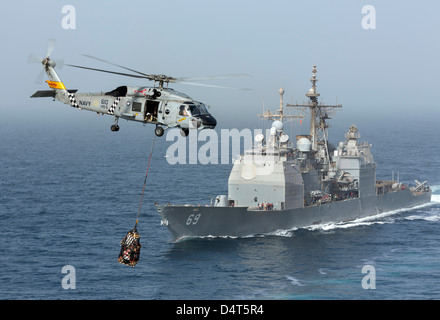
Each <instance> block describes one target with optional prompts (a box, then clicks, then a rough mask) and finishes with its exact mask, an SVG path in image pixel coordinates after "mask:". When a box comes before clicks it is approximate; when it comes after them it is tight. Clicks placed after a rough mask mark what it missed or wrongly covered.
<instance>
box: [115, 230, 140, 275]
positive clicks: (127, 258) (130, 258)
mask: <svg viewBox="0 0 440 320" xmlns="http://www.w3.org/2000/svg"><path fill="white" fill-rule="evenodd" d="M140 238H141V236H140V235H139V233H138V232H137V229H136V227H135V228H134V229H133V230H130V231H128V233H127V235H126V236H125V238H124V239H122V241H121V252H120V253H119V257H118V262H119V263H123V264H126V265H128V266H131V267H134V266H135V265H136V264H137V263H138V261H139V256H140V253H141V243H140Z"/></svg>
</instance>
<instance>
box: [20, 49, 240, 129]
mask: <svg viewBox="0 0 440 320" xmlns="http://www.w3.org/2000/svg"><path fill="white" fill-rule="evenodd" d="M54 45H55V40H49V44H48V47H47V53H46V57H45V58H44V59H39V58H37V57H36V56H33V55H31V56H30V57H29V61H28V62H39V63H41V64H42V65H43V67H44V69H43V71H45V72H46V74H47V76H48V78H49V80H48V81H46V82H47V84H48V85H49V87H50V88H51V90H41V91H37V92H35V93H34V94H33V95H32V96H31V98H47V97H51V98H54V101H55V100H58V101H60V102H62V103H64V104H67V105H70V106H72V107H75V108H78V109H84V110H89V111H94V112H96V113H97V114H98V115H99V114H102V115H104V114H108V115H111V116H114V117H115V122H114V124H113V125H112V126H111V127H110V129H111V130H112V131H118V130H119V125H118V120H119V118H122V119H126V120H131V121H138V122H142V123H151V124H154V125H156V129H155V134H156V135H157V136H159V137H160V136H162V135H163V134H164V131H165V130H166V129H168V128H174V127H177V128H180V129H181V134H182V135H183V136H187V135H188V133H189V129H190V128H197V129H199V130H201V129H213V128H215V126H216V125H217V121H216V120H215V118H214V117H213V116H212V115H211V114H210V113H209V112H208V110H207V107H206V105H205V104H203V103H201V102H198V101H195V100H193V99H192V98H190V97H189V96H187V95H186V94H184V93H181V92H178V91H175V90H173V89H171V88H168V84H169V83H175V82H179V83H182V84H189V85H197V86H205V87H215V88H227V89H239V88H231V87H224V86H217V85H209V84H201V83H195V82H191V81H193V80H196V79H197V80H210V79H218V78H230V77H242V76H247V75H243V74H237V75H228V76H218V77H199V78H174V77H169V76H166V75H156V74H145V73H142V72H139V71H136V70H133V69H130V68H127V67H124V66H121V65H118V64H114V63H112V62H109V61H107V60H103V59H100V58H96V57H93V56H90V55H84V56H86V57H88V58H92V59H95V60H98V61H101V62H105V63H108V64H111V65H113V66H117V67H119V68H122V69H125V70H128V71H130V72H133V73H135V74H131V73H121V72H115V71H109V70H103V69H96V68H89V67H83V66H78V65H68V66H71V67H75V68H81V69H86V70H92V71H99V72H105V73H110V74H116V75H122V76H127V77H132V78H139V79H148V80H151V81H154V86H153V87H146V86H141V87H130V86H120V87H117V88H116V89H114V90H112V91H109V92H98V93H77V91H78V90H69V89H66V87H65V86H64V84H63V82H62V81H61V79H60V77H59V76H58V74H57V72H56V71H55V66H56V65H57V63H55V61H54V60H52V59H50V57H49V56H50V55H51V54H52V51H53V49H54ZM59 64H61V63H59ZM43 71H42V72H43ZM41 76H43V74H41ZM156 83H158V86H156ZM164 84H167V87H164ZM239 90H247V89H239Z"/></svg>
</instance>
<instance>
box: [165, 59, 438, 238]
mask: <svg viewBox="0 0 440 320" xmlns="http://www.w3.org/2000/svg"><path fill="white" fill-rule="evenodd" d="M310 81H311V83H312V88H311V89H310V90H309V91H308V92H307V93H306V96H307V97H308V101H307V102H306V103H304V104H286V107H292V108H297V109H300V110H303V111H307V113H308V114H309V115H310V132H308V134H304V135H296V137H295V139H294V140H295V141H294V142H295V143H293V142H292V141H291V139H290V137H289V136H288V135H287V134H286V132H285V131H284V122H285V121H286V120H287V119H289V118H292V117H301V116H297V115H290V114H287V113H285V110H284V103H283V94H284V90H283V89H282V88H281V89H280V90H279V93H280V96H281V98H280V108H279V110H277V111H274V112H270V111H267V112H263V114H261V115H259V116H260V117H262V118H265V119H267V120H271V121H273V123H272V127H271V128H270V131H269V134H267V135H266V137H265V136H264V135H263V134H257V135H256V136H255V141H254V144H253V146H252V147H251V148H250V149H249V150H245V152H244V154H242V155H240V156H239V157H238V158H237V159H236V160H235V161H234V164H233V167H232V170H231V173H230V176H229V180H228V194H227V195H219V196H216V197H214V198H213V201H212V200H211V204H210V205H207V206H200V205H188V204H182V205H177V204H176V205H174V204H170V203H168V204H166V205H161V204H157V203H156V209H157V211H158V212H159V214H160V215H161V219H162V220H161V224H162V225H164V226H167V227H168V229H169V230H170V232H171V234H172V235H173V237H174V239H175V241H179V240H181V239H183V238H191V237H247V236H255V235H261V234H271V233H274V232H278V231H284V230H294V229H296V228H306V227H310V226H316V225H325V224H329V223H346V222H350V221H353V220H356V219H360V218H366V217H374V216H376V215H378V214H381V213H384V212H389V211H393V210H397V209H402V208H412V207H415V206H418V205H422V204H425V203H428V202H430V201H431V194H432V192H431V189H430V188H429V186H428V185H427V181H424V182H423V183H420V182H419V181H418V180H415V182H416V185H415V186H410V185H409V184H405V183H402V182H400V181H399V180H398V179H396V180H395V179H394V174H393V178H392V180H376V162H375V161H374V158H373V155H372V153H371V150H370V148H371V145H370V144H368V143H365V142H360V133H359V131H358V129H357V127H356V126H355V125H351V126H350V127H349V129H348V132H347V133H346V134H345V140H344V141H342V142H339V144H338V145H337V146H334V145H332V144H331V143H329V141H328V128H329V125H328V123H327V121H326V120H328V119H330V117H329V114H331V112H332V111H335V110H336V109H338V108H341V107H342V105H338V104H337V105H325V104H323V103H322V102H319V101H318V97H319V96H320V94H319V93H318V92H317V87H316V83H317V81H318V79H317V69H316V66H313V71H312V77H311V79H310ZM302 117H303V116H302ZM300 121H302V119H301V120H300Z"/></svg>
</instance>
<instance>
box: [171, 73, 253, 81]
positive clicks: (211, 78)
mask: <svg viewBox="0 0 440 320" xmlns="http://www.w3.org/2000/svg"><path fill="white" fill-rule="evenodd" d="M245 77H249V78H250V77H252V76H251V75H249V74H244V73H238V74H227V75H223V76H206V77H182V78H176V82H177V81H178V82H180V81H205V80H215V79H231V78H245Z"/></svg>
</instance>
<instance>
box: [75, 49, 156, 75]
mask: <svg viewBox="0 0 440 320" xmlns="http://www.w3.org/2000/svg"><path fill="white" fill-rule="evenodd" d="M82 56H84V57H87V58H90V59H95V60H98V61H101V62H105V63H108V64H111V65H112V66H115V67H119V68H122V69H125V70H128V71H131V72H134V73H137V74H140V75H143V76H145V77H147V79H149V78H151V79H150V80H153V78H154V75H151V74H145V73H143V72H140V71H137V70H134V69H130V68H127V67H124V66H121V65H119V64H116V63H113V62H110V61H107V60H104V59H101V58H97V57H94V56H91V55H88V54H82Z"/></svg>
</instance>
